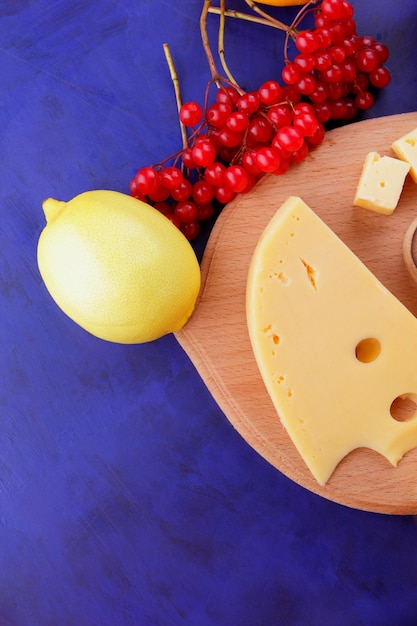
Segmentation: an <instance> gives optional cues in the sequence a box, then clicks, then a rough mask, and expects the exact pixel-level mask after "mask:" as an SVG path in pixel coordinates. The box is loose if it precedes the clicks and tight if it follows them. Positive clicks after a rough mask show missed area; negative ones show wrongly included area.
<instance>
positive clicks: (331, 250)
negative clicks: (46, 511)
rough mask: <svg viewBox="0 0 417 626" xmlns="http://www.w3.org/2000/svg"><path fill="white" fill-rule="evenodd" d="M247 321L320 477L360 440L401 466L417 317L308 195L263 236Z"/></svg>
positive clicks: (415, 421)
mask: <svg viewBox="0 0 417 626" xmlns="http://www.w3.org/2000/svg"><path fill="white" fill-rule="evenodd" d="M247 321H248V329H249V335H250V339H251V343H252V347H253V351H254V354H255V358H256V361H257V363H258V366H259V369H260V371H261V374H262V377H263V380H264V382H265V385H266V387H267V390H268V392H269V394H270V396H271V399H272V401H273V403H274V405H275V408H276V410H277V412H278V415H279V417H280V419H281V422H282V424H283V425H284V427H285V428H286V430H287V432H288V434H289V436H290V437H291V439H292V441H293V443H294V444H295V446H296V448H297V449H298V451H299V453H300V455H301V456H302V457H303V459H304V461H305V463H306V464H307V466H308V467H309V469H310V471H311V472H312V474H313V475H314V477H315V478H316V480H317V481H318V483H320V484H321V485H324V484H325V483H326V482H327V480H328V479H329V477H330V476H331V474H332V473H333V471H334V469H335V468H336V466H337V464H338V463H339V461H340V460H341V459H343V457H345V456H346V455H347V454H348V453H349V452H351V451H352V450H354V449H356V448H359V447H367V448H371V449H373V450H375V451H377V452H379V453H380V454H382V455H384V456H385V457H386V458H387V459H388V460H389V461H390V462H391V463H392V464H393V465H396V464H397V463H398V462H399V460H400V459H401V458H402V456H403V455H404V454H405V453H406V452H407V451H409V450H410V449H412V448H414V447H416V446H417V414H416V413H415V412H414V408H415V406H416V405H415V404H414V402H415V401H416V399H417V319H416V318H415V317H414V316H413V315H412V314H411V313H410V311H408V309H406V308H405V307H404V305H403V304H401V302H399V300H397V298H395V296H393V294H392V293H390V292H389V291H388V290H387V289H386V288H385V287H384V286H383V285H382V284H381V283H380V282H379V281H378V280H377V278H376V277H375V276H374V275H373V274H372V273H371V272H370V271H369V270H368V269H367V268H366V266H365V265H364V264H363V263H362V262H361V261H360V260H359V259H358V257H357V256H355V254H354V253H353V252H352V251H351V250H350V249H349V248H348V247H347V246H346V245H345V244H344V243H343V242H342V241H341V240H340V239H339V238H338V237H337V236H336V235H335V233H334V232H333V231H332V230H331V229H330V228H329V227H328V226H326V224H324V222H323V221H322V220H321V219H320V218H319V217H318V216H317V215H316V214H315V213H314V212H313V211H312V210H311V209H310V208H309V207H308V206H307V205H306V204H305V203H304V202H303V201H302V200H301V199H300V198H296V197H290V198H289V199H288V200H287V201H286V202H285V203H284V204H283V205H282V207H281V208H280V209H279V210H278V211H277V213H276V214H275V216H274V217H273V218H272V220H271V222H270V223H269V225H268V226H267V228H266V229H265V231H264V233H263V235H262V236H261V238H260V240H259V242H258V245H257V247H256V249H255V252H254V254H253V258H252V261H251V266H250V269H249V275H248V283H247ZM399 398H409V399H411V400H412V406H413V409H412V410H411V415H407V420H406V421H400V420H399V419H397V418H398V416H395V413H394V412H393V407H394V406H395V405H396V403H397V402H399ZM364 480H366V476H364Z"/></svg>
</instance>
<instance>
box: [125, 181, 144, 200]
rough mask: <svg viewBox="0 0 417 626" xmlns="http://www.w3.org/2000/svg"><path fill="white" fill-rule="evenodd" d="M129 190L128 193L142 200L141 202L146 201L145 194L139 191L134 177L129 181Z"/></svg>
mask: <svg viewBox="0 0 417 626" xmlns="http://www.w3.org/2000/svg"><path fill="white" fill-rule="evenodd" d="M129 192H130V195H131V196H133V197H134V198H136V199H137V200H142V202H146V196H145V195H144V194H143V193H141V192H140V191H139V189H138V186H137V183H136V180H135V178H132V180H131V181H130V183H129Z"/></svg>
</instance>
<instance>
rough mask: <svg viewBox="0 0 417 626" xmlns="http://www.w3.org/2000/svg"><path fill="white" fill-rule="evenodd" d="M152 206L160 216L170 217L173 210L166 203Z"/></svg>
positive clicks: (156, 203) (157, 203)
mask: <svg viewBox="0 0 417 626" xmlns="http://www.w3.org/2000/svg"><path fill="white" fill-rule="evenodd" d="M153 206H154V209H157V211H159V212H160V213H162V215H171V214H172V213H173V208H172V206H171V205H170V204H168V202H155V204H154V205H153Z"/></svg>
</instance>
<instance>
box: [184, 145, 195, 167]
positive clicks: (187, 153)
mask: <svg viewBox="0 0 417 626" xmlns="http://www.w3.org/2000/svg"><path fill="white" fill-rule="evenodd" d="M181 159H182V162H183V163H184V165H185V167H187V168H188V169H189V170H192V169H194V168H195V167H197V164H196V163H195V161H194V159H193V149H192V148H185V150H183V152H182V154H181Z"/></svg>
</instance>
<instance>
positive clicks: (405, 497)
mask: <svg viewBox="0 0 417 626" xmlns="http://www.w3.org/2000/svg"><path fill="white" fill-rule="evenodd" d="M415 127H417V113H405V114H401V115H394V116H387V117H382V118H377V119H373V120H367V121H363V122H358V123H355V124H351V125H348V126H345V127H343V128H339V129H335V130H332V131H329V132H328V133H327V134H326V137H325V139H324V142H323V143H322V145H321V146H319V147H318V148H316V149H315V151H313V152H312V153H311V155H310V156H309V157H308V158H307V159H306V161H305V162H304V163H302V164H300V165H296V166H293V167H292V169H291V170H290V171H289V172H287V173H286V174H285V175H284V176H273V175H269V176H267V177H265V178H263V179H262V180H261V181H260V182H259V183H258V185H257V186H256V187H255V188H254V189H253V190H252V191H251V192H250V193H249V194H247V195H241V196H239V197H238V198H236V199H235V200H234V201H233V202H232V203H230V204H229V205H228V206H227V207H225V208H224V209H223V211H222V213H221V214H220V216H219V218H218V220H217V221H216V224H215V226H214V228H213V231H212V233H211V236H210V239H209V241H208V243H207V247H206V250H205V253H204V257H203V261H202V266H201V270H202V287H201V291H200V295H199V299H198V302H197V306H196V309H195V312H194V314H193V316H192V318H191V319H190V320H189V322H188V323H187V324H186V326H185V327H184V328H183V329H182V330H181V331H180V332H178V333H177V334H176V337H177V339H178V341H179V343H180V345H181V346H182V347H183V348H184V350H185V351H186V352H187V354H188V355H189V357H190V358H191V360H192V362H193V363H194V365H195V367H196V368H197V371H198V372H199V374H200V375H201V377H202V379H203V380H204V382H205V384H206V385H207V387H208V389H209V390H210V392H211V393H212V395H213V397H214V398H215V400H216V401H217V403H218V404H219V406H220V407H221V409H222V410H223V412H224V413H225V415H226V416H227V418H228V419H229V420H230V422H231V423H232V424H233V426H234V427H235V428H236V429H237V430H238V431H239V433H240V434H241V435H242V437H244V439H245V440H246V441H247V442H248V443H249V444H250V445H251V446H252V447H253V448H254V449H255V450H257V451H258V452H259V454H261V455H262V456H263V457H264V458H265V459H266V460H267V461H269V462H270V463H271V464H272V465H273V466H274V467H276V468H277V469H278V470H279V471H281V472H282V473H283V474H285V475H286V476H288V477H289V478H290V479H292V480H293V481H295V482H296V483H298V484H300V485H302V486H303V487H305V488H306V489H309V490H310V491H312V492H314V493H317V494H319V495H321V496H323V497H325V498H327V499H329V500H332V501H335V502H338V503H341V504H344V505H346V506H350V507H354V508H357V509H362V510H367V511H374V512H380V513H389V514H416V513H417V449H415V450H413V451H410V452H409V453H407V454H406V455H405V456H404V457H403V459H402V460H401V461H400V463H399V465H398V466H397V467H393V466H392V465H391V464H390V463H389V462H388V461H387V460H386V459H385V457H383V456H381V455H379V454H377V453H376V452H374V451H372V450H369V449H358V450H354V451H353V452H351V453H350V454H349V455H348V456H347V457H345V459H343V460H342V461H341V462H340V464H339V465H338V467H337V468H336V471H335V472H334V474H333V475H332V477H331V478H330V480H329V481H328V483H327V484H326V485H325V486H324V487H321V486H320V485H318V484H317V483H316V481H315V479H314V478H313V476H312V475H311V474H310V472H309V470H308V469H307V467H306V465H305V464H304V462H303V460H302V459H301V457H300V456H299V454H298V452H297V450H296V449H295V447H294V445H293V444H292V442H291V440H290V439H289V437H288V435H287V433H286V432H285V430H284V429H283V427H282V426H281V423H280V420H279V417H278V415H277V413H276V411H275V409H274V407H273V405H272V401H271V400H270V397H269V395H268V393H267V391H266V388H265V386H264V383H263V380H262V378H261V375H260V373H259V370H258V367H257V364H256V362H255V359H254V356H253V353H252V348H251V344H250V340H249V336H248V331H247V326H246V314H245V289H246V279H247V272H248V267H249V263H250V260H251V257H252V253H253V250H254V248H255V246H256V244H257V241H258V238H259V236H260V235H261V233H262V231H263V230H264V228H265V226H266V225H267V223H268V222H269V220H270V218H271V217H272V215H273V214H274V213H275V211H276V210H277V209H278V208H279V207H280V206H281V204H282V203H283V202H284V200H286V198H287V197H288V196H291V195H296V196H300V197H301V198H302V199H303V200H304V201H305V202H306V203H307V204H308V205H309V206H310V207H311V208H312V209H313V210H314V211H315V212H316V213H317V214H318V215H319V216H320V217H321V218H322V219H323V220H324V221H325V222H326V223H327V224H328V225H329V226H330V227H331V228H332V229H333V230H334V232H335V233H336V234H337V235H338V236H339V237H340V238H341V239H342V240H343V241H344V242H345V243H346V244H347V245H348V246H349V247H350V248H351V250H352V251H353V252H354V253H355V254H356V255H357V256H358V257H359V258H360V259H361V260H362V261H363V262H364V263H365V264H366V265H367V267H368V268H369V269H370V270H371V271H372V272H373V273H374V274H375V275H376V276H377V278H379V280H380V281H381V282H382V283H383V284H384V285H385V286H386V287H387V288H388V289H389V290H390V291H391V292H392V293H393V294H394V295H395V296H396V297H397V298H398V299H399V300H400V301H401V302H402V303H403V304H404V305H405V306H406V307H407V308H408V309H410V310H411V312H412V313H413V314H414V315H416V316H417V284H416V283H415V282H414V281H413V280H412V278H411V277H410V275H409V273H408V271H407V269H406V267H405V264H404V260H403V256H402V245H403V240H404V237H405V233H406V230H407V228H408V226H409V225H410V223H411V222H412V221H413V220H414V219H415V218H416V217H417V186H416V184H415V183H414V182H413V181H412V180H411V179H410V177H407V180H406V184H405V186H404V190H403V193H402V196H401V199H400V202H399V204H398V207H397V209H396V211H395V212H394V214H393V215H391V216H383V215H379V214H376V213H373V212H371V211H367V210H364V209H360V208H358V207H353V206H352V200H353V197H354V194H355V190H356V186H357V183H358V180H359V175H360V172H361V169H362V164H363V161H364V158H365V156H366V154H367V153H368V152H369V151H371V150H375V151H377V152H379V153H380V154H381V155H384V154H386V155H390V156H394V155H393V153H392V151H391V144H392V142H393V141H394V140H395V139H397V138H399V137H401V136H402V135H404V134H406V133H408V132H409V131H411V130H412V129H413V128H415ZM416 358H417V355H416ZM393 367H395V364H393Z"/></svg>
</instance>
